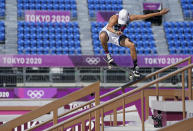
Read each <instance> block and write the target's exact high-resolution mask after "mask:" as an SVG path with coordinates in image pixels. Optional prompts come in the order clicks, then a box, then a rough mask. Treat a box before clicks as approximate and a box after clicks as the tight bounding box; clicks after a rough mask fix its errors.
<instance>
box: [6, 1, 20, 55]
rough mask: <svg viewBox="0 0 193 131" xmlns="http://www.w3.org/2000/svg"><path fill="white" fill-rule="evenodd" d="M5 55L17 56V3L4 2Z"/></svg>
mask: <svg viewBox="0 0 193 131" xmlns="http://www.w3.org/2000/svg"><path fill="white" fill-rule="evenodd" d="M5 32H6V35H5V39H6V41H5V49H4V51H5V52H4V53H5V54H17V1H16V0H6V17H5Z"/></svg>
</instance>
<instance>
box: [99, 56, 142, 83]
mask: <svg viewBox="0 0 193 131" xmlns="http://www.w3.org/2000/svg"><path fill="white" fill-rule="evenodd" d="M103 60H104V61H105V62H106V63H107V64H108V69H109V70H110V69H113V67H115V68H118V69H120V70H122V71H129V81H130V82H135V81H140V80H141V79H143V78H144V77H145V76H144V75H142V74H141V75H140V77H135V76H134V74H133V70H132V69H130V68H126V69H125V68H122V67H120V66H119V65H118V64H116V63H115V62H111V63H108V61H107V60H106V59H105V58H104V57H103Z"/></svg>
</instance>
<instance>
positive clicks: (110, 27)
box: [107, 15, 122, 35]
mask: <svg viewBox="0 0 193 131" xmlns="http://www.w3.org/2000/svg"><path fill="white" fill-rule="evenodd" d="M117 22H118V16H117V15H113V16H111V18H110V19H109V23H108V26H107V30H108V31H110V32H112V33H115V34H117V35H121V34H122V32H121V31H116V30H114V29H113V26H114V25H116V24H117Z"/></svg>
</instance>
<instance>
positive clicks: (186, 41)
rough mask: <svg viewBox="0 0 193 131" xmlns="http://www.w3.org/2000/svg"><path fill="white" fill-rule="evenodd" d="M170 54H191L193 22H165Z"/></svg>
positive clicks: (192, 52) (192, 47)
mask: <svg viewBox="0 0 193 131" xmlns="http://www.w3.org/2000/svg"><path fill="white" fill-rule="evenodd" d="M164 29H165V33H166V39H167V42H168V48H169V52H170V54H193V22H165V23H164Z"/></svg>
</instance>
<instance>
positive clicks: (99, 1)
mask: <svg viewBox="0 0 193 131" xmlns="http://www.w3.org/2000/svg"><path fill="white" fill-rule="evenodd" d="M122 8H123V2H122V0H88V9H89V16H90V17H94V16H95V13H96V11H119V10H121V9H122Z"/></svg>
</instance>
